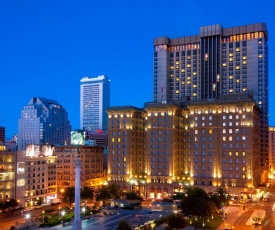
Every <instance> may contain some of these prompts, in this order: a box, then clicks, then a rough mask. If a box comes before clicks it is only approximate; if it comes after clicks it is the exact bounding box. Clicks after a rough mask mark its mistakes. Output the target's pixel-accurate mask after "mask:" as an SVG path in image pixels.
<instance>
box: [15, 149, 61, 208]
mask: <svg viewBox="0 0 275 230" xmlns="http://www.w3.org/2000/svg"><path fill="white" fill-rule="evenodd" d="M56 170H57V156H56V155H55V151H54V147H53V146H51V145H33V144H32V145H27V148H26V150H21V151H18V152H17V174H16V175H17V176H16V187H17V190H16V197H17V199H19V200H20V205H21V206H23V207H30V206H37V205H42V204H49V203H50V201H51V200H52V199H55V198H56V197H57V185H56Z"/></svg>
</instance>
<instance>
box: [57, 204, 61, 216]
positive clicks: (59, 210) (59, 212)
mask: <svg viewBox="0 0 275 230" xmlns="http://www.w3.org/2000/svg"><path fill="white" fill-rule="evenodd" d="M60 209H61V207H60V206H58V213H59V216H60Z"/></svg>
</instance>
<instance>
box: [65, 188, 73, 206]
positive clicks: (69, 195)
mask: <svg viewBox="0 0 275 230" xmlns="http://www.w3.org/2000/svg"><path fill="white" fill-rule="evenodd" d="M74 198H75V187H74V186H71V187H67V188H66V189H65V192H64V193H63V200H64V202H65V203H68V204H69V205H70V207H72V203H73V202H74Z"/></svg>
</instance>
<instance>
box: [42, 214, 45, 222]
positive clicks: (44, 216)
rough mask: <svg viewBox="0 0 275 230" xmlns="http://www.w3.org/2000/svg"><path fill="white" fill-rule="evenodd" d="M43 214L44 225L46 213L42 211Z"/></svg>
mask: <svg viewBox="0 0 275 230" xmlns="http://www.w3.org/2000/svg"><path fill="white" fill-rule="evenodd" d="M42 214H43V224H45V218H44V217H45V211H42Z"/></svg>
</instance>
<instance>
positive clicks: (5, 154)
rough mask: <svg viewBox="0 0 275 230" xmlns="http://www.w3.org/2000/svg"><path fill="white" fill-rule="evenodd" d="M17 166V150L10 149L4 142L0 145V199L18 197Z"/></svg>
mask: <svg viewBox="0 0 275 230" xmlns="http://www.w3.org/2000/svg"><path fill="white" fill-rule="evenodd" d="M15 168H16V151H9V150H7V148H6V146H5V145H4V144H3V145H0V201H6V200H8V199H11V198H12V199H15V198H16V197H15V189H16V187H15V186H14V180H15Z"/></svg>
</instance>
